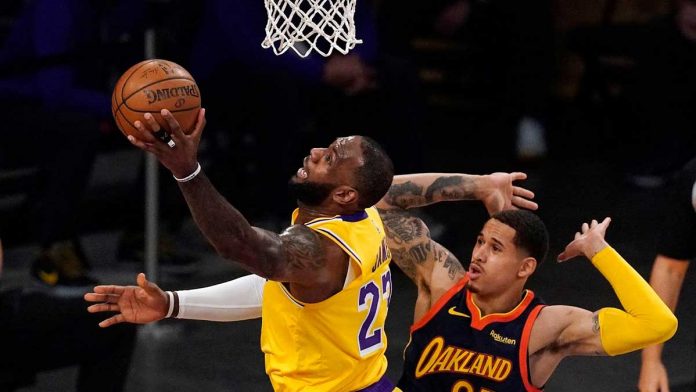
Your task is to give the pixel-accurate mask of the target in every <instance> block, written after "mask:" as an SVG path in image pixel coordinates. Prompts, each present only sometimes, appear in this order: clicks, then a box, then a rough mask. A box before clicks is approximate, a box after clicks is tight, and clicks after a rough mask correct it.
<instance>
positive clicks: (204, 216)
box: [179, 172, 346, 285]
mask: <svg viewBox="0 0 696 392" xmlns="http://www.w3.org/2000/svg"><path fill="white" fill-rule="evenodd" d="M179 187H180V188H181V191H182V193H183V195H184V198H185V199H186V203H187V204H188V206H189V209H190V210H191V214H192V216H193V219H194V220H195V222H196V224H197V225H198V227H199V228H200V230H201V231H202V232H203V234H204V235H205V236H206V237H207V239H208V241H210V243H211V244H212V245H213V247H214V248H215V250H216V251H217V253H218V254H220V255H221V256H222V257H224V258H226V259H229V260H233V261H236V262H239V263H241V264H242V265H243V266H244V267H245V269H246V270H248V271H250V272H252V273H255V274H257V275H260V276H262V277H264V278H268V279H271V280H277V281H283V282H295V283H298V284H307V285H311V284H312V283H316V282H317V281H322V282H326V281H330V280H336V281H338V280H340V278H341V277H340V276H337V277H336V279H332V277H331V276H326V274H332V273H333V272H335V271H336V270H342V271H344V270H343V269H342V266H343V265H344V264H345V262H346V260H343V258H344V257H345V254H343V253H342V252H340V249H338V247H337V246H336V245H334V244H332V243H330V241H329V240H324V239H323V238H320V236H319V235H318V234H317V233H315V232H313V231H312V230H311V229H309V228H307V227H305V226H304V225H293V226H290V227H289V228H287V229H285V230H284V231H283V232H282V233H281V234H277V233H273V232H270V231H267V230H263V229H260V228H257V227H254V226H251V225H250V224H249V222H248V221H247V220H246V218H245V217H244V216H243V215H242V214H241V213H240V212H239V211H238V210H237V209H236V208H235V207H234V206H232V205H231V204H230V203H229V202H228V201H227V200H226V199H225V198H224V197H223V196H222V195H221V194H220V193H219V192H218V191H217V190H216V189H215V187H214V186H213V185H212V184H211V183H210V181H209V180H208V178H207V176H206V175H205V173H203V172H201V173H200V174H199V175H198V176H197V177H196V178H194V179H193V180H191V181H189V182H184V183H179ZM334 248H336V249H334ZM334 267H335V268H334ZM343 273H345V272H343Z"/></svg>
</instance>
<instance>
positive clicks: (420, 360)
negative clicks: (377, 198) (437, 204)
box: [377, 177, 677, 392]
mask: <svg viewBox="0 0 696 392" xmlns="http://www.w3.org/2000/svg"><path fill="white" fill-rule="evenodd" d="M412 179H413V178H409V179H408V181H404V182H403V183H401V184H399V182H400V181H399V178H398V177H397V178H396V179H395V184H394V185H392V187H391V189H390V191H389V192H388V194H387V196H386V197H385V198H383V199H382V201H381V202H380V203H379V204H378V205H377V207H378V208H379V209H380V212H381V215H382V217H383V221H384V226H385V227H386V228H387V230H388V232H387V237H388V243H389V245H390V247H391V248H390V249H391V251H392V255H393V260H394V262H396V263H397V264H398V265H399V266H400V267H401V269H402V270H404V272H406V274H407V275H408V276H409V277H410V278H411V279H412V280H413V281H414V283H415V284H416V285H417V286H418V298H417V303H416V307H415V314H414V323H413V325H412V327H411V340H410V342H409V344H408V346H407V348H406V350H405V363H404V371H403V375H402V378H401V380H400V381H399V383H398V386H399V387H400V388H401V389H402V390H404V391H457V392H464V391H466V392H472V391H476V392H479V391H496V392H502V391H520V390H525V391H539V390H541V389H543V386H544V385H545V384H546V382H547V381H548V379H549V378H550V377H551V375H552V373H553V372H554V370H555V369H556V367H557V366H558V364H559V363H560V361H561V360H562V359H563V358H565V357H568V356H573V355H618V354H623V353H627V352H630V351H635V350H638V349H640V348H643V347H645V346H647V345H650V344H654V343H658V342H663V341H665V340H667V339H669V338H670V337H671V336H672V335H673V334H674V333H675V331H676V328H677V320H676V318H675V317H674V315H673V314H672V312H671V311H670V310H669V308H667V306H666V305H665V304H664V303H663V302H662V301H661V300H660V299H659V297H658V296H657V295H656V293H655V292H654V291H653V290H652V289H651V288H650V286H649V285H648V284H647V283H646V282H645V281H644V280H643V279H642V278H641V277H640V275H639V274H638V273H637V272H636V271H635V270H633V268H631V267H630V265H629V264H628V263H626V261H624V260H623V258H622V257H621V256H620V255H619V254H618V253H617V252H616V251H615V250H614V249H613V248H611V247H610V246H609V245H608V244H607V242H606V241H605V240H604V234H605V231H606V229H607V227H608V225H609V222H610V220H609V219H608V218H607V219H605V220H604V221H602V222H601V223H599V222H597V221H592V223H591V224H589V225H588V224H587V223H585V224H583V225H582V227H581V231H580V232H578V233H577V234H576V235H575V239H574V240H573V241H572V242H571V243H570V244H568V246H567V247H566V249H565V251H564V252H562V253H561V254H560V255H559V256H558V260H559V261H565V260H568V259H571V258H573V257H576V256H585V257H587V258H588V259H590V260H591V261H592V264H593V265H594V266H595V267H596V268H597V269H598V270H599V272H600V273H602V274H603V275H604V277H605V278H606V279H607V280H608V281H609V282H610V283H611V285H612V287H613V288H614V291H615V292H616V294H617V296H618V297H619V299H620V301H621V303H622V305H623V307H624V310H621V309H615V308H603V309H600V310H598V311H595V312H591V311H589V310H585V309H581V308H577V307H573V306H562V305H554V306H545V305H544V304H543V302H541V301H540V300H539V298H538V297H536V296H535V294H534V293H533V292H531V291H530V290H525V289H524V286H525V283H526V281H527V279H528V278H529V276H530V275H531V274H532V273H533V272H534V271H535V269H536V267H537V265H538V264H539V263H541V262H542V261H543V259H544V256H545V254H546V252H547V249H548V234H547V232H546V228H545V226H544V224H543V222H541V220H540V219H539V218H538V217H537V216H536V215H534V214H533V213H531V212H529V211H524V210H506V211H501V212H497V213H495V214H493V215H492V216H491V218H490V219H489V220H488V221H487V222H486V224H485V225H484V226H483V228H482V229H481V232H480V233H479V235H478V237H477V239H476V244H475V246H474V249H473V251H472V255H471V261H470V263H469V268H468V271H465V270H464V269H463V267H462V265H461V264H460V263H459V261H458V260H457V258H456V257H454V256H453V255H452V254H451V253H450V252H449V251H448V250H447V249H445V248H444V247H443V246H442V245H440V244H438V243H437V242H435V241H433V240H432V239H431V238H430V235H429V232H428V228H427V227H426V226H425V224H424V223H423V222H422V221H421V220H420V219H418V218H416V217H413V216H410V215H409V214H408V213H406V212H405V210H406V209H407V208H412V207H417V206H419V205H424V204H429V203H430V202H432V200H430V198H429V196H428V195H429V194H432V192H430V191H429V189H431V188H432V187H433V186H435V183H434V182H432V181H411V180H412ZM448 194H453V192H451V191H450V192H448ZM489 212H491V209H489ZM394 227H396V228H399V230H390V228H394Z"/></svg>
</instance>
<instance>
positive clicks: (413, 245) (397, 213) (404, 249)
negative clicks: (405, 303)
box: [379, 209, 466, 320]
mask: <svg viewBox="0 0 696 392" xmlns="http://www.w3.org/2000/svg"><path fill="white" fill-rule="evenodd" d="M379 211H380V215H381V217H382V222H383V223H384V228H385V231H386V236H387V245H388V246H389V249H390V251H391V253H392V261H393V262H394V263H396V265H398V266H399V268H401V270H402V271H403V272H404V273H405V274H406V275H407V276H408V277H409V278H410V279H411V280H412V281H413V283H415V284H416V286H417V287H418V299H417V301H416V308H415V315H414V320H419V319H420V318H421V316H422V315H423V314H425V312H427V311H428V309H430V307H431V306H432V304H433V303H435V301H437V300H438V299H439V298H440V296H442V294H444V293H445V292H447V290H449V289H450V287H452V286H453V285H454V284H455V283H456V282H457V281H459V280H460V279H461V278H462V277H463V276H464V273H465V272H466V271H464V268H463V267H462V265H461V264H460V263H459V260H457V258H456V257H455V256H454V255H453V254H452V253H451V252H450V251H449V250H447V248H445V247H444V246H442V245H440V244H439V243H437V242H436V241H434V240H433V239H432V238H431V237H430V230H428V226H426V225H425V222H423V220H421V219H420V218H418V217H415V216H413V215H411V214H410V213H408V212H406V211H404V210H399V209H393V210H379Z"/></svg>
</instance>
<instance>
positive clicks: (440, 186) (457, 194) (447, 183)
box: [425, 176, 473, 203]
mask: <svg viewBox="0 0 696 392" xmlns="http://www.w3.org/2000/svg"><path fill="white" fill-rule="evenodd" d="M472 193H473V189H471V186H470V185H469V184H468V183H464V179H463V178H462V177H461V176H447V177H440V178H438V179H437V180H435V181H433V183H432V184H430V186H429V187H428V189H426V191H425V200H426V201H427V202H428V203H432V202H433V201H434V200H435V197H436V196H440V197H441V198H442V199H443V200H463V199H468V198H470V197H472Z"/></svg>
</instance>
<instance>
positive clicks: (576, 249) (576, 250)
mask: <svg viewBox="0 0 696 392" xmlns="http://www.w3.org/2000/svg"><path fill="white" fill-rule="evenodd" d="M609 223H611V218H604V220H603V221H602V223H598V222H597V221H596V220H595V219H593V220H592V222H591V223H590V224H589V225H588V224H587V223H583V224H582V226H581V227H580V231H579V232H577V233H575V239H574V240H573V241H571V242H570V243H569V244H568V245H567V246H566V248H565V250H564V251H563V252H561V254H559V255H558V261H559V262H560V261H566V260H568V259H572V258H573V257H577V256H580V255H584V256H585V257H587V258H588V259H592V257H594V255H596V254H597V253H599V251H600V250H602V249H604V248H606V247H607V246H609V244H607V242H606V241H605V240H604V234H605V233H606V232H607V227H609Z"/></svg>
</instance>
